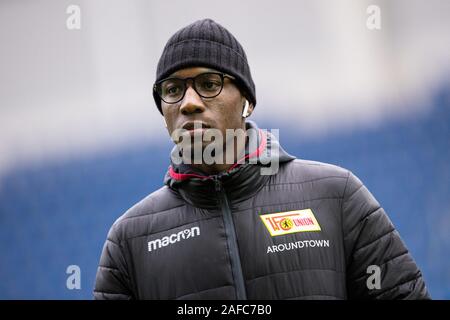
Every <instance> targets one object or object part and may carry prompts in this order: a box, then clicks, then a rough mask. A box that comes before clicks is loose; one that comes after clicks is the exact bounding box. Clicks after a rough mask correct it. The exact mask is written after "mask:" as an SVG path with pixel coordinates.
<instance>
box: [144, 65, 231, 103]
mask: <svg viewBox="0 0 450 320" xmlns="http://www.w3.org/2000/svg"><path fill="white" fill-rule="evenodd" d="M224 78H230V79H232V80H234V79H235V78H234V77H232V76H229V75H227V74H224V73H219V72H206V73H201V74H199V75H197V76H195V77H192V78H185V79H180V78H167V79H163V80H160V81H158V82H156V83H155V85H154V86H153V90H154V91H156V93H157V94H158V96H159V97H160V98H161V99H162V100H163V101H164V102H165V103H168V104H173V103H177V102H180V101H181V100H183V98H184V95H185V94H186V90H187V82H188V80H192V83H193V88H194V90H195V92H197V94H198V95H199V96H200V97H202V98H214V97H217V96H218V95H219V94H220V93H221V92H222V89H223V81H224Z"/></svg>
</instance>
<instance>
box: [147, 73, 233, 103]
mask: <svg viewBox="0 0 450 320" xmlns="http://www.w3.org/2000/svg"><path fill="white" fill-rule="evenodd" d="M205 74H216V75H219V76H220V80H221V83H222V86H221V87H220V90H219V92H218V93H217V94H215V95H213V96H203V95H201V94H200V93H199V92H198V90H197V87H196V85H195V83H196V81H195V80H196V79H197V78H198V77H200V76H204V75H205ZM225 78H229V79H231V80H235V77H233V76H230V75H228V74H226V73H222V72H204V73H200V74H198V75H196V76H195V77H188V78H184V79H182V78H177V77H170V78H165V79H162V80H159V81H158V82H155V84H154V85H153V91H155V92H156V94H157V95H158V97H159V98H160V99H161V100H162V101H164V102H165V103H167V104H175V103H178V102H180V101H181V100H183V98H184V96H185V95H186V91H187V82H188V80H192V88H194V90H195V92H196V93H197V94H198V95H199V96H200V97H202V98H205V99H211V98H215V97H217V96H218V95H219V94H220V93H221V92H222V90H223V85H224V79H225ZM172 79H175V80H182V81H184V83H183V84H184V91H183V95H182V96H181V97H180V99H179V100H177V101H175V102H167V101H166V100H164V99H163V97H162V96H161V93H160V91H161V84H162V83H163V82H164V81H167V80H172Z"/></svg>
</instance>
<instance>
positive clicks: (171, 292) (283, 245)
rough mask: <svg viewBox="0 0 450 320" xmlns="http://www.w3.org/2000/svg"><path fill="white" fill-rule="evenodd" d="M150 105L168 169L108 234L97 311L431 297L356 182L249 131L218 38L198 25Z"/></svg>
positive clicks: (170, 51)
mask: <svg viewBox="0 0 450 320" xmlns="http://www.w3.org/2000/svg"><path fill="white" fill-rule="evenodd" d="M153 94H154V98H155V102H156V105H157V107H158V109H159V111H160V112H161V114H162V115H163V116H164V120H165V122H166V127H167V130H168V132H169V134H170V135H171V138H172V139H173V140H174V142H175V143H176V144H177V145H176V147H175V148H174V151H173V152H172V156H171V162H172V163H171V166H170V167H169V170H168V172H167V174H166V177H165V186H164V187H162V188H161V189H159V190H158V191H156V192H154V193H152V194H150V195H149V196H147V197H146V198H145V199H143V200H142V201H141V202H139V203H138V204H136V205H135V206H133V207H132V208H131V209H129V210H128V211H127V212H126V213H125V214H124V215H123V216H122V217H120V218H119V219H118V220H117V221H116V222H115V223H114V225H113V226H112V227H111V230H110V232H109V234H108V237H107V240H106V243H105V245H104V248H103V253H102V256H101V259H100V265H99V267H98V272H97V278H96V283H95V290H94V296H95V298H96V299H426V298H429V295H428V293H427V289H426V287H425V284H424V281H423V278H422V275H421V272H420V271H419V269H418V268H417V266H416V264H415V262H414V260H413V258H412V257H411V255H410V254H409V252H408V250H407V248H406V247H405V245H404V243H403V242H402V240H401V238H400V236H399V234H398V232H397V231H396V230H395V228H394V226H393V225H392V223H391V222H390V220H389V218H388V217H387V215H386V214H385V212H384V210H383V209H382V208H381V207H380V205H379V204H378V202H377V201H376V200H375V199H374V197H373V196H372V195H371V194H370V192H369V191H368V190H367V188H366V187H365V186H364V185H363V184H362V183H361V181H360V180H359V179H358V178H357V177H355V176H354V175H353V174H352V173H351V172H349V171H347V170H345V169H342V168H339V167H337V166H333V165H329V164H324V163H319V162H312V161H305V160H299V159H295V157H293V156H291V155H289V154H288V153H286V152H285V151H284V150H283V149H282V148H281V147H280V146H279V144H278V141H277V140H276V138H275V135H274V134H272V133H269V132H265V131H263V130H259V129H258V128H257V127H256V124H254V123H253V122H251V121H247V120H246V118H247V117H248V116H249V115H250V114H251V113H252V112H253V110H254V108H255V105H256V97H255V86H254V83H253V80H252V77H251V74H250V69H249V66H248V63H247V58H246V55H245V52H244V50H243V48H242V46H241V45H240V44H239V42H238V41H237V40H236V39H235V38H234V36H233V35H232V34H231V33H230V32H228V30H226V29H225V28H224V27H222V26H221V25H219V24H217V23H216V22H214V21H212V20H210V19H206V20H201V21H197V22H195V23H193V24H191V25H189V26H187V27H185V28H183V29H181V30H179V31H178V32H176V33H175V34H174V35H173V36H172V37H171V38H170V39H169V41H168V43H167V44H166V46H165V48H164V51H163V53H162V56H161V59H160V61H159V63H158V68H157V79H156V83H155V86H154V92H153ZM227 129H228V130H229V131H230V130H231V131H232V132H237V131H239V130H241V131H244V130H246V131H244V132H245V133H247V134H245V135H244V138H242V135H238V134H237V135H232V136H227V133H228V132H227ZM211 130H215V132H214V135H215V139H212V138H211V136H210V137H209V138H206V136H207V135H208V132H209V131H211ZM220 136H222V140H221V139H220ZM196 138H200V140H197V141H196V140H195V139H196ZM213 140H214V141H213ZM186 141H187V142H186ZM192 141H194V142H192ZM208 141H209V142H208ZM213 142H215V143H213ZM210 144H213V145H214V148H212V149H210V150H209V151H208V152H206V151H207V150H208V148H209V146H210ZM195 149H197V150H195ZM195 154H196V155H197V156H198V155H199V154H200V161H199V157H197V156H194V155H195ZM211 158H212V159H213V160H215V161H211ZM225 160H229V161H225ZM274 164H275V165H274ZM264 170H266V171H264Z"/></svg>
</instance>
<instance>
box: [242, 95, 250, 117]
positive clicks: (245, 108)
mask: <svg viewBox="0 0 450 320" xmlns="http://www.w3.org/2000/svg"><path fill="white" fill-rule="evenodd" d="M248 106H249V103H248V100H247V99H246V100H245V105H244V110H243V111H242V117H243V118H247V117H248V116H249V115H250V114H249V113H248Z"/></svg>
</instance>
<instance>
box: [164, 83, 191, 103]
mask: <svg viewBox="0 0 450 320" xmlns="http://www.w3.org/2000/svg"><path fill="white" fill-rule="evenodd" d="M157 90H158V94H159V96H160V97H161V99H163V100H164V101H165V102H167V103H174V102H177V101H179V100H180V99H181V97H183V94H184V81H183V80H182V79H168V80H165V81H163V82H161V83H160V85H159V86H158V87H157Z"/></svg>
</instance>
